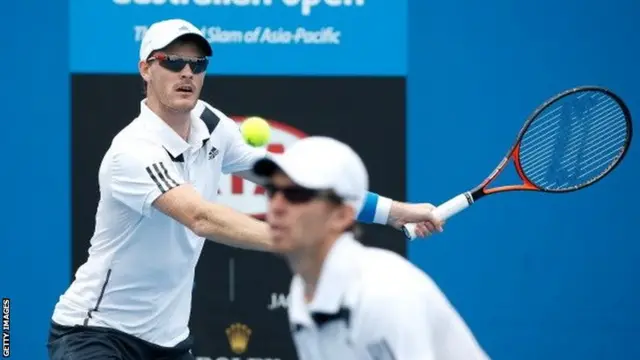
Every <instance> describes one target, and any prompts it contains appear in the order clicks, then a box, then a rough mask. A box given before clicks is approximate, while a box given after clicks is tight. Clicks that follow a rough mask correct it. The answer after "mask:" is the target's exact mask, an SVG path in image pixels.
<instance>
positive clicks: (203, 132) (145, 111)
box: [140, 99, 211, 158]
mask: <svg viewBox="0 0 640 360" xmlns="http://www.w3.org/2000/svg"><path fill="white" fill-rule="evenodd" d="M200 113H202V106H201V104H200V102H199V101H198V104H197V105H196V107H195V108H194V109H193V110H192V111H191V128H190V130H189V141H188V142H187V141H185V140H184V139H183V138H182V137H180V135H178V133H176V132H175V131H174V130H173V129H172V128H171V127H170V126H169V125H168V124H167V123H166V122H165V121H164V120H162V119H161V118H160V117H159V116H158V115H156V113H154V112H153V111H151V109H149V107H147V104H146V99H144V100H142V101H141V102H140V115H141V117H142V118H143V119H144V120H145V121H146V124H147V126H148V127H149V128H150V129H151V130H152V131H154V132H155V133H156V134H157V136H159V137H160V139H161V141H162V145H163V146H164V148H165V149H166V150H167V151H168V152H169V154H171V156H172V157H174V158H177V157H179V156H180V155H182V153H184V152H185V151H186V150H187V149H189V148H190V147H193V148H197V149H199V148H200V147H202V145H204V144H205V143H206V142H207V140H209V137H210V136H211V134H209V131H208V129H207V126H206V125H205V123H204V121H202V119H200V116H199V114H200Z"/></svg>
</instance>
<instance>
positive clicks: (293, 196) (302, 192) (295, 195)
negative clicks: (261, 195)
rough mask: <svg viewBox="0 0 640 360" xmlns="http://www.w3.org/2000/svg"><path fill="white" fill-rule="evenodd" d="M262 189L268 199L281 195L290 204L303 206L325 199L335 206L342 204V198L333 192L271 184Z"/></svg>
mask: <svg viewBox="0 0 640 360" xmlns="http://www.w3.org/2000/svg"><path fill="white" fill-rule="evenodd" d="M264 189H265V191H266V193H267V196H268V197H269V198H270V199H271V198H273V197H274V196H275V195H276V194H277V193H282V196H284V198H285V199H286V200H287V201H288V202H290V203H292V204H303V203H306V202H309V201H311V200H314V199H326V200H329V201H331V202H333V203H336V204H340V203H342V198H341V197H340V196H338V195H336V193H334V192H333V191H327V190H313V189H307V188H304V187H301V186H287V187H277V186H275V185H273V184H267V185H264Z"/></svg>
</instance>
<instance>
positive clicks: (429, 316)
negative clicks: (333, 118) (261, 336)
mask: <svg viewBox="0 0 640 360" xmlns="http://www.w3.org/2000/svg"><path fill="white" fill-rule="evenodd" d="M253 171H254V173H255V174H256V175H258V176H262V177H265V178H267V179H268V182H267V184H266V185H265V188H266V189H267V194H268V196H269V198H270V200H269V207H268V212H267V222H268V223H269V226H270V227H271V232H272V234H273V242H274V243H273V246H274V248H275V251H276V252H278V253H280V254H282V255H284V257H285V258H286V260H287V261H288V263H289V265H290V267H291V269H292V270H293V272H294V274H295V275H294V277H293V280H292V282H291V287H290V294H289V304H288V310H287V311H288V315H289V321H290V325H291V330H292V333H293V339H294V343H295V346H296V349H297V351H298V355H299V358H300V360H336V359H341V360H342V359H345V360H346V359H349V360H371V359H375V360H393V359H397V360H480V359H482V360H484V359H488V356H487V355H486V354H485V353H484V351H483V350H482V348H481V347H480V346H479V345H478V343H477V342H476V340H475V339H474V336H473V335H472V333H471V332H470V330H469V329H468V327H467V326H466V324H465V323H464V321H463V320H462V319H461V317H460V316H459V315H458V313H457V312H456V310H455V309H454V308H453V307H452V305H451V304H450V303H449V301H448V300H447V299H446V298H445V296H444V295H443V294H442V292H441V291H440V290H439V288H438V286H437V285H436V284H435V283H434V282H433V281H432V280H431V278H430V277H429V276H428V275H426V274H425V273H424V272H422V271H421V270H420V269H418V268H417V267H415V266H414V265H413V264H411V263H410V262H408V261H407V260H405V259H404V258H403V257H401V256H399V255H397V254H395V253H393V252H391V251H388V250H383V249H377V248H371V247H365V246H363V245H362V244H361V243H360V242H358V241H357V240H356V238H355V237H354V226H356V223H355V218H356V216H357V213H358V209H360V208H361V207H362V204H363V202H365V201H366V197H367V189H368V174H367V171H366V169H365V166H364V164H363V162H362V161H361V159H360V158H359V156H358V155H357V154H356V153H355V152H354V151H353V150H352V149H351V148H349V147H348V146H347V145H345V144H343V143H340V142H338V141H336V140H333V139H330V138H325V137H310V138H306V139H303V140H301V141H298V142H297V143H295V144H294V145H293V146H291V147H290V148H289V149H287V150H285V153H284V154H283V155H281V156H278V157H270V158H265V159H263V160H260V161H258V162H257V163H256V164H255V166H254V169H253Z"/></svg>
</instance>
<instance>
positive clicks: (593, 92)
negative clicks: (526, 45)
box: [402, 86, 632, 240]
mask: <svg viewBox="0 0 640 360" xmlns="http://www.w3.org/2000/svg"><path fill="white" fill-rule="evenodd" d="M631 134H632V127H631V114H630V112H629V109H628V108H627V106H626V105H625V103H624V102H623V101H622V99H620V98H619V97H618V96H617V95H616V94H614V93H613V92H611V91H609V90H607V89H604V88H601V87H596V86H583V87H578V88H574V89H570V90H566V91H564V92H562V93H560V94H557V95H555V96H554V97H552V98H551V99H549V100H547V101H546V102H545V103H543V104H542V105H540V106H539V107H538V108H537V109H536V110H535V111H534V112H533V113H532V114H531V115H530V116H529V118H528V119H527V121H526V122H525V124H524V126H523V127H522V129H521V130H520V133H519V134H518V137H517V138H516V142H515V144H514V145H513V146H512V147H511V149H510V150H509V152H508V153H507V156H505V158H504V159H503V160H502V161H501V162H500V164H499V165H498V166H497V167H496V168H495V170H493V172H492V173H491V174H490V175H489V177H487V178H486V179H485V180H484V181H483V182H482V183H480V185H478V186H476V187H475V188H473V189H472V190H470V191H466V192H464V193H462V194H459V195H457V196H455V197H453V198H451V199H450V200H449V201H447V202H445V203H444V204H442V205H440V206H438V207H437V208H436V209H435V210H434V213H435V215H436V217H437V218H439V219H441V220H443V221H444V220H447V219H448V218H450V217H451V216H453V215H455V214H457V213H458V212H460V211H462V210H464V209H466V208H467V207H469V206H471V205H472V204H473V203H475V202H476V201H478V200H479V199H480V198H482V197H484V196H485V195H490V194H497V193H503V192H507V191H517V190H528V191H541V192H546V193H566V192H571V191H575V190H579V189H584V188H585V187H587V186H589V185H593V184H594V183H596V182H597V181H598V180H600V179H602V178H603V177H605V176H606V175H607V174H609V173H611V171H613V169H615V168H616V166H617V165H618V164H619V163H620V162H621V161H622V159H623V158H624V156H625V154H626V153H627V149H628V148H629V145H630V144H631ZM509 160H512V161H513V163H514V165H515V169H516V172H517V174H518V176H519V177H520V179H521V180H522V183H521V184H519V185H516V184H513V185H506V186H496V187H493V188H489V187H488V186H489V185H490V184H491V183H492V182H493V181H494V180H495V179H496V178H497V177H498V175H499V174H500V173H501V172H502V170H503V169H504V168H505V167H506V165H507V164H508V163H509ZM415 229H416V225H415V224H406V225H404V226H403V228H402V230H403V231H404V233H405V235H406V236H407V238H409V239H412V240H413V239H415V238H416V233H415Z"/></svg>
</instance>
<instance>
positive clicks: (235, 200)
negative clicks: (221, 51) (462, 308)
mask: <svg viewBox="0 0 640 360" xmlns="http://www.w3.org/2000/svg"><path fill="white" fill-rule="evenodd" d="M265 94H269V96H266V95H265ZM72 97H73V101H72V116H73V120H72V124H73V125H72V126H73V130H72V135H73V151H72V161H73V164H74V166H73V175H72V176H73V218H74V222H73V254H74V257H73V259H74V267H73V268H74V270H75V269H77V267H78V266H79V265H80V264H81V263H82V262H84V261H85V260H86V254H87V248H88V246H89V242H88V239H89V238H90V237H91V235H92V232H93V227H94V214H95V208H96V204H97V202H98V188H97V182H96V176H97V172H98V168H99V165H100V161H101V160H102V157H103V156H104V152H105V151H106V149H107V148H108V146H109V144H110V142H111V140H112V137H113V136H114V135H115V134H116V133H117V132H118V131H119V130H120V129H122V128H123V127H124V126H126V125H127V124H128V123H129V122H130V121H131V120H132V119H133V118H134V117H135V116H136V115H137V114H138V112H139V101H140V99H141V98H142V93H141V81H140V77H139V76H137V75H118V76H116V75H72ZM201 98H202V99H203V100H205V101H207V102H209V103H210V104H212V105H213V106H215V107H217V108H219V109H221V110H222V111H224V112H225V113H226V114H227V115H229V116H231V117H232V118H233V119H234V120H236V121H242V120H243V119H244V118H246V117H248V116H260V117H263V118H265V119H267V120H268V121H269V122H270V124H271V126H272V127H273V133H272V134H273V135H272V138H271V140H270V143H269V144H268V149H269V150H270V151H272V152H275V153H278V152H282V151H284V150H285V149H286V148H287V147H288V146H290V145H291V144H293V143H294V142H295V141H297V140H298V139H300V138H303V137H305V136H310V135H327V136H332V137H336V138H338V139H340V140H342V141H345V142H347V143H349V144H350V145H351V146H353V148H354V149H355V150H356V151H357V152H358V153H359V154H360V155H361V156H362V158H363V160H364V162H365V164H366V166H367V168H368V170H369V173H370V179H371V185H370V187H371V189H372V190H373V191H376V192H378V193H380V194H383V195H385V196H389V197H392V198H394V199H399V200H403V199H404V198H405V146H404V144H405V80H404V78H402V77H332V78H323V77H248V76H247V77H235V76H228V77H227V76H225V77H207V78H206V80H205V87H204V89H203V94H202V96H201ZM113 104H117V106H114V105H113ZM374 104H375V106H373V105H374ZM390 174H392V175H393V176H390ZM218 199H219V201H220V202H221V203H223V204H225V205H228V206H230V207H233V208H234V209H237V210H239V211H242V212H244V213H247V214H251V215H253V216H256V217H259V218H260V217H263V216H264V213H265V211H266V209H267V207H266V206H267V202H266V198H265V195H264V193H263V191H262V189H261V188H260V187H257V186H255V185H254V184H252V183H250V182H248V181H244V180H242V179H241V178H237V177H234V176H227V177H224V178H223V180H222V181H221V183H220V196H219V198H218ZM363 230H364V232H363V233H364V236H363V239H362V241H363V242H364V243H365V244H368V245H373V246H379V247H384V248H387V249H390V250H392V251H395V252H397V253H399V254H402V255H405V245H406V242H405V240H404V237H403V235H402V234H401V233H400V232H399V231H397V230H395V229H391V228H390V227H385V226H379V225H367V226H364V227H363ZM290 279H291V272H290V270H289V268H288V267H287V265H286V263H285V262H284V261H283V260H282V259H281V258H279V257H277V256H274V255H272V254H267V253H262V252H255V251H244V250H238V249H234V248H231V247H228V246H223V245H219V244H216V243H214V242H207V243H206V245H205V247H204V250H203V253H202V256H201V258H200V261H199V262H198V268H197V270H196V284H195V286H194V293H193V309H192V319H191V324H190V326H191V330H192V332H193V335H194V338H195V346H194V349H193V352H194V355H195V356H197V357H198V358H200V359H202V360H205V359H214V360H223V359H230V360H231V359H235V360H249V359H283V360H284V359H287V360H288V359H295V358H296V357H295V351H294V348H293V344H292V342H291V338H290V333H289V326H288V323H287V317H286V315H287V313H286V299H287V293H288V290H289V282H290ZM233 324H239V325H233ZM229 329H230V330H229ZM249 330H250V331H249ZM230 334H232V335H230ZM229 337H231V339H230V338H229ZM234 349H235V350H234ZM242 349H244V350H242Z"/></svg>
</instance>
